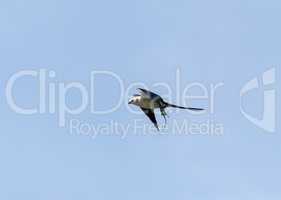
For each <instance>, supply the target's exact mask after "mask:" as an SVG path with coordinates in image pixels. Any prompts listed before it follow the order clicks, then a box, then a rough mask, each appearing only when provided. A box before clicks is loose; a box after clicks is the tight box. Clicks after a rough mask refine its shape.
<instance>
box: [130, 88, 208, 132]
mask: <svg viewBox="0 0 281 200" xmlns="http://www.w3.org/2000/svg"><path fill="white" fill-rule="evenodd" d="M139 90H140V94H136V95H134V96H133V97H132V98H131V99H130V100H129V104H133V105H135V106H138V107H140V108H141V109H142V111H143V112H144V113H145V114H146V116H147V117H148V118H149V119H150V120H151V122H152V123H153V124H154V126H155V127H156V128H157V130H158V131H159V127H158V124H157V120H156V118H155V113H154V109H160V112H161V115H162V116H163V117H164V119H165V125H166V124H167V119H166V116H168V114H167V113H166V111H165V109H166V108H168V107H172V108H179V109H188V110H193V111H202V110H204V109H202V108H192V107H183V106H177V105H173V104H170V103H167V102H165V101H164V100H163V99H162V97H160V96H159V95H158V94H155V93H153V92H151V91H149V90H145V89H142V88H139Z"/></svg>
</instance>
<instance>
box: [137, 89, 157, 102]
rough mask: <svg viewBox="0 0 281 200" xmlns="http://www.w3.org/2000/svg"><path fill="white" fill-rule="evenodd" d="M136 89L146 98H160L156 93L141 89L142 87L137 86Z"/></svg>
mask: <svg viewBox="0 0 281 200" xmlns="http://www.w3.org/2000/svg"><path fill="white" fill-rule="evenodd" d="M138 89H139V90H140V91H141V96H143V97H145V98H148V99H151V100H154V101H157V100H159V99H162V98H161V97H160V96H159V95H158V94H155V93H153V92H151V91H149V90H146V89H142V88H138Z"/></svg>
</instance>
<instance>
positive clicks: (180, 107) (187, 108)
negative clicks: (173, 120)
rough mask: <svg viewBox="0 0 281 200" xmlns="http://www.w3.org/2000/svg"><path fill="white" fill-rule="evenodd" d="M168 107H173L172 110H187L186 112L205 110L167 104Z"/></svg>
mask: <svg viewBox="0 0 281 200" xmlns="http://www.w3.org/2000/svg"><path fill="white" fill-rule="evenodd" d="M166 104H167V107H172V108H179V109H186V110H193V111H202V110H204V109H203V108H193V107H183V106H177V105H174V104H170V103H166Z"/></svg>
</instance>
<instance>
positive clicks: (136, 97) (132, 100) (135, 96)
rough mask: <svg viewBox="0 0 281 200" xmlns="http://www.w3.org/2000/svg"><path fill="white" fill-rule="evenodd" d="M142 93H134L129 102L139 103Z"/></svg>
mask: <svg viewBox="0 0 281 200" xmlns="http://www.w3.org/2000/svg"><path fill="white" fill-rule="evenodd" d="M139 97H140V95H134V96H132V97H131V98H130V99H129V102H128V104H133V105H138V99H139Z"/></svg>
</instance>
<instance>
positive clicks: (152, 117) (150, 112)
mask: <svg viewBox="0 0 281 200" xmlns="http://www.w3.org/2000/svg"><path fill="white" fill-rule="evenodd" d="M141 109H142V111H143V112H144V113H145V114H146V116H147V117H148V118H149V119H150V120H151V122H152V123H153V124H154V126H155V127H156V128H157V130H158V131H159V127H158V124H157V120H156V118H155V114H154V111H153V110H152V109H145V108H141Z"/></svg>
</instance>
